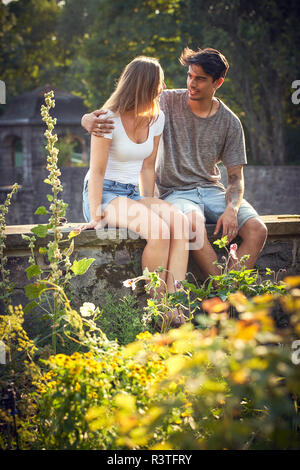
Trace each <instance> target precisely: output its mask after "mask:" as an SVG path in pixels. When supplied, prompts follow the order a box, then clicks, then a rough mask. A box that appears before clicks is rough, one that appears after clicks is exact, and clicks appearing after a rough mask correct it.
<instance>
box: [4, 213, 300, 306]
mask: <svg viewBox="0 0 300 470" xmlns="http://www.w3.org/2000/svg"><path fill="white" fill-rule="evenodd" d="M263 220H264V222H265V223H266V225H267V227H268V232H269V235H268V240H267V243H266V245H265V248H264V250H263V251H262V253H261V255H260V257H259V259H258V263H257V267H258V268H259V269H260V271H261V272H263V271H264V270H265V268H266V267H269V268H270V269H272V270H274V271H275V272H276V273H278V272H279V270H280V269H286V270H287V274H292V275H293V274H300V216H298V217H289V216H268V217H267V216H265V217H263ZM74 226H76V224H67V225H65V226H64V227H63V228H62V230H63V233H64V236H65V237H67V235H68V233H69V232H70V231H71V230H72V228H74ZM31 227H32V226H30V225H26V226H8V227H7V230H6V234H7V238H6V252H5V254H6V256H7V257H8V263H7V267H8V269H9V270H10V272H11V275H12V280H13V281H14V282H15V283H16V287H15V295H14V302H15V303H21V304H23V305H26V304H27V303H28V300H27V299H26V297H25V294H24V287H25V286H26V285H27V284H28V283H29V281H28V279H27V277H26V273H25V269H26V267H27V266H28V265H29V264H28V257H29V256H30V252H29V249H28V247H27V242H25V241H24V240H23V239H22V233H29V232H30V228H31ZM213 229H214V226H208V227H207V230H208V234H209V238H210V241H211V242H212V241H213V240H214V237H213V235H212V234H213ZM48 241H49V239H38V245H37V247H36V248H37V250H36V256H37V258H38V262H39V264H40V266H41V267H42V268H45V269H46V268H47V265H46V262H45V258H44V255H41V254H39V253H38V247H39V246H43V245H45V244H47V243H48ZM74 241H75V249H74V252H73V254H72V260H73V259H82V258H84V257H86V258H94V259H95V261H94V263H93V264H92V265H91V267H90V268H89V270H88V271H87V273H86V274H85V275H83V276H78V277H76V278H74V279H73V280H72V282H71V285H70V286H69V287H70V294H71V298H72V302H73V305H74V307H78V306H80V305H82V303H83V302H85V301H90V302H93V303H94V304H95V305H101V303H102V301H103V298H104V295H105V293H106V292H112V293H115V292H118V293H119V294H120V296H122V295H125V294H128V293H129V291H128V289H127V288H125V287H124V286H123V281H124V280H125V279H127V278H130V277H135V276H137V275H139V274H141V267H140V266H141V253H142V251H143V248H144V246H145V241H144V240H142V239H140V238H137V236H136V234H133V233H131V232H129V233H127V231H126V230H123V229H122V230H115V229H109V230H107V229H103V230H101V231H99V232H98V234H96V232H95V231H94V230H91V231H85V232H82V233H81V234H80V235H79V236H77V237H75V238H74ZM237 242H239V241H238V240H237ZM189 271H190V272H191V273H192V274H193V276H195V278H196V279H197V280H198V281H199V282H201V281H203V280H204V279H203V276H202V274H201V272H200V271H199V269H198V267H197V266H196V264H195V262H194V261H193V259H192V256H191V257H190V263H189ZM193 279H194V278H193V277H190V280H191V281H193ZM30 282H31V281H30Z"/></svg>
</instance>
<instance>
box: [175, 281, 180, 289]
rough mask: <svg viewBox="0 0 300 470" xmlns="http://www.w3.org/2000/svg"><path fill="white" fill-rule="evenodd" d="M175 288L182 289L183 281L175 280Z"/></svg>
mask: <svg viewBox="0 0 300 470" xmlns="http://www.w3.org/2000/svg"><path fill="white" fill-rule="evenodd" d="M174 286H175V289H180V288H181V282H180V281H177V280H176V281H175V282H174Z"/></svg>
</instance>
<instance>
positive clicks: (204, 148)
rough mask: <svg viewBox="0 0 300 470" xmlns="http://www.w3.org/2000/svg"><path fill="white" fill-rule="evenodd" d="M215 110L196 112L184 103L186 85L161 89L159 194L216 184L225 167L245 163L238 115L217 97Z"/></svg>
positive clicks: (157, 181) (157, 177)
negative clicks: (162, 120)
mask: <svg viewBox="0 0 300 470" xmlns="http://www.w3.org/2000/svg"><path fill="white" fill-rule="evenodd" d="M219 102H220V105H219V108H218V110H217V112H216V113H215V114H213V115H212V116H210V117H208V118H201V117H199V116H196V115H195V114H194V113H193V112H192V110H191V109H190V107H189V106H188V93H187V90H186V89H180V90H178V89H177V90H164V91H163V93H162V95H161V98H160V106H161V109H162V110H163V111H164V113H165V128H164V132H163V139H162V142H161V146H160V149H159V154H158V159H157V166H156V184H157V188H158V190H159V194H160V196H163V195H167V194H168V193H170V192H171V190H174V189H178V190H182V189H191V188H195V187H197V186H200V187H207V186H218V187H221V188H222V189H224V186H223V185H222V183H221V182H220V179H221V174H220V170H219V168H218V165H217V164H218V163H219V162H222V163H223V164H224V166H225V167H230V166H233V165H244V164H246V163H247V159H246V151H245V139H244V132H243V128H242V125H241V122H240V120H239V118H238V117H237V116H236V115H235V114H234V113H233V112H232V111H231V110H230V109H229V108H228V107H227V106H226V105H225V104H224V103H223V102H222V101H221V100H219Z"/></svg>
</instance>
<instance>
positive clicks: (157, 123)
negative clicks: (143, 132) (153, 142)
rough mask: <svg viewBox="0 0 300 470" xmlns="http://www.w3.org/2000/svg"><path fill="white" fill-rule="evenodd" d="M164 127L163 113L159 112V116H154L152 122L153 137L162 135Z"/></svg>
mask: <svg viewBox="0 0 300 470" xmlns="http://www.w3.org/2000/svg"><path fill="white" fill-rule="evenodd" d="M164 125H165V113H164V112H163V111H162V110H160V112H159V114H158V115H157V116H156V118H155V120H154V122H153V130H154V132H155V135H159V134H161V133H162V131H163V129H164Z"/></svg>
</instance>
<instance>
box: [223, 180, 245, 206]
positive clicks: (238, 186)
mask: <svg viewBox="0 0 300 470" xmlns="http://www.w3.org/2000/svg"><path fill="white" fill-rule="evenodd" d="M243 195H244V183H243V180H242V179H241V178H240V177H238V176H237V175H235V174H230V175H228V187H227V191H226V202H227V204H232V205H233V206H234V207H239V205H240V203H241V201H242V199H243Z"/></svg>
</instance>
